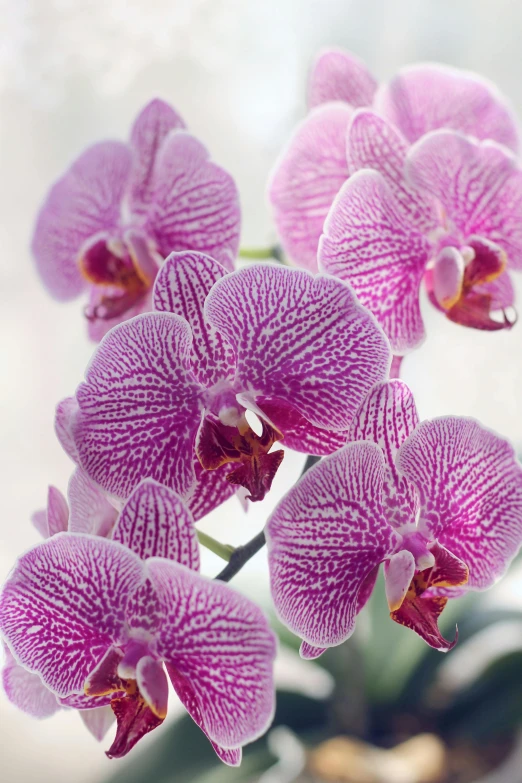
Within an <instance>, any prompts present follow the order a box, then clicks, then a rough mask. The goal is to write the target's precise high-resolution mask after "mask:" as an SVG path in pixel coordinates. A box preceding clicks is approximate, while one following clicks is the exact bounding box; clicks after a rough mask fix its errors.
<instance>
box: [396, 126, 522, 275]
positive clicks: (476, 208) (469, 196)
mask: <svg viewBox="0 0 522 783" xmlns="http://www.w3.org/2000/svg"><path fill="white" fill-rule="evenodd" d="M406 175H407V177H408V179H409V181H410V182H411V183H412V184H413V185H414V186H415V187H417V188H420V189H423V190H426V191H428V192H429V193H431V194H432V195H434V196H435V197H436V198H438V199H439V200H440V202H441V204H442V205H443V207H444V210H445V212H446V214H447V217H448V220H449V222H450V225H451V226H453V227H455V228H456V229H457V230H458V231H460V232H461V235H462V238H463V239H464V240H466V239H467V238H469V237H470V236H472V235H478V236H479V237H482V238H484V239H489V240H490V241H492V242H495V243H496V244H497V245H498V246H499V247H500V249H501V250H503V251H504V252H505V253H506V254H507V257H508V263H509V264H510V265H512V266H513V267H515V268H518V269H520V268H522V227H521V222H520V214H521V212H522V170H521V169H520V167H519V166H518V164H517V160H516V158H515V156H514V155H512V154H510V153H509V152H508V151H507V150H505V149H504V148H502V147H500V146H498V145H496V144H494V143H493V142H491V141H485V142H482V143H479V142H476V141H474V140H473V139H470V138H467V137H465V136H461V135H460V134H458V133H455V132H453V131H447V130H441V131H434V132H433V133H429V134H428V135H427V136H425V137H423V138H422V139H420V140H419V141H418V142H417V143H416V144H414V146H413V147H412V148H411V149H410V151H409V153H408V157H407V159H406Z"/></svg>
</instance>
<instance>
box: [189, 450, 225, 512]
mask: <svg viewBox="0 0 522 783" xmlns="http://www.w3.org/2000/svg"><path fill="white" fill-rule="evenodd" d="M230 470H231V468H230V463H226V464H225V465H222V466H221V467H220V468H217V470H204V468H202V467H201V463H200V461H199V460H198V458H197V457H195V459H194V471H195V473H196V481H195V483H194V484H193V485H192V487H191V489H190V490H189V492H188V493H187V494H186V495H185V496H184V501H185V503H186V506H187V508H188V509H189V511H190V513H191V514H192V516H193V518H194V521H195V522H197V521H198V520H199V519H203V517H205V516H206V515H207V514H210V512H211V511H213V510H214V509H215V508H217V506H220V505H221V504H222V503H224V502H225V500H228V498H230V497H232V495H235V494H236V492H237V490H238V486H237V484H231V483H230V481H227V478H226V477H227V475H228V473H230Z"/></svg>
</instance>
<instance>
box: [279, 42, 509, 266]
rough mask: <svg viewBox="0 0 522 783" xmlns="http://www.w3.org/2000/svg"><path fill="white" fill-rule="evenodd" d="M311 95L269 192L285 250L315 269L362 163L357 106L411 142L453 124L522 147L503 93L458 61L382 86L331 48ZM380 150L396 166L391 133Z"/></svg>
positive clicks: (315, 72)
mask: <svg viewBox="0 0 522 783" xmlns="http://www.w3.org/2000/svg"><path fill="white" fill-rule="evenodd" d="M308 95H309V106H310V108H311V111H310V113H309V114H308V116H307V117H306V119H305V120H304V121H303V122H302V123H301V124H300V125H299V127H298V128H297V129H296V130H295V132H294V134H293V136H292V138H291V139H290V141H289V143H288V145H287V146H286V148H285V149H284V151H283V152H282V154H281V156H280V158H279V160H278V162H277V163H276V166H275V168H274V171H273V174H272V177H271V181H270V185H269V188H268V193H269V199H270V202H271V205H272V208H273V213H274V219H275V223H276V226H277V230H278V233H279V236H280V238H281V242H282V245H283V248H284V250H285V252H286V254H287V255H288V257H289V258H290V259H291V260H292V261H293V262H294V263H295V264H296V265H298V266H302V267H304V268H306V269H310V270H311V271H317V249H318V244H319V239H320V236H321V232H322V230H323V224H324V221H325V219H326V217H327V215H328V211H329V209H330V207H331V205H332V203H333V201H334V199H335V197H336V195H337V193H338V192H339V189H340V188H341V186H342V185H343V184H344V182H345V181H346V180H347V179H348V177H349V176H350V174H351V173H353V172H354V170H356V169H354V167H353V160H352V159H351V155H350V146H351V144H350V140H349V127H350V123H351V122H352V119H353V117H354V114H355V111H356V109H359V108H366V109H372V110H373V111H374V112H375V113H376V114H377V115H378V116H379V117H380V118H382V119H383V120H384V121H386V122H387V123H388V124H389V125H390V126H392V127H393V128H395V130H396V131H397V132H398V133H399V134H400V135H401V137H402V138H404V143H405V144H406V146H407V145H409V144H413V143H414V142H416V141H417V140H418V139H420V138H421V137H422V136H423V135H424V134H426V133H427V132H429V131H432V130H437V129H440V128H449V129H452V130H455V131H459V132H461V133H464V134H469V135H471V136H474V137H475V138H477V139H492V140H494V141H497V142H499V143H500V144H504V145H506V146H507V147H509V148H510V149H512V150H514V151H517V149H518V143H519V134H518V128H517V123H516V121H515V119H514V115H513V112H512V111H511V109H510V107H509V106H508V104H507V102H506V100H505V99H504V97H503V96H502V95H500V93H499V92H498V90H497V89H496V87H495V86H494V85H493V84H491V83H490V82H488V81H487V80H485V79H482V78H481V77H480V76H477V75H476V74H472V73H468V72H466V71H461V70H459V69H456V68H450V67H448V66H444V65H437V64H425V63H420V64H416V65H412V66H408V67H407V68H403V69H401V70H400V71H399V72H398V74H397V75H396V76H395V77H394V78H393V79H391V81H390V82H389V83H387V84H382V85H381V86H380V87H379V88H378V87H377V82H376V80H375V79H374V77H373V76H372V74H371V73H370V72H369V71H368V69H367V68H366V67H365V65H364V63H362V62H361V61H360V60H359V59H358V58H357V57H354V55H352V54H350V53H348V52H344V51H342V50H339V49H332V50H325V51H323V52H321V53H320V55H319V56H318V58H317V60H316V61H315V64H314V66H313V68H312V71H311V75H310V82H309V89H308ZM382 153H383V158H384V160H385V161H386V158H387V157H389V156H391V158H392V160H391V161H390V165H391V166H393V165H394V163H393V158H394V154H395V153H394V151H393V149H389V148H387V145H386V140H384V141H383V148H382ZM360 167H361V166H358V167H357V168H360ZM370 167H371V165H370Z"/></svg>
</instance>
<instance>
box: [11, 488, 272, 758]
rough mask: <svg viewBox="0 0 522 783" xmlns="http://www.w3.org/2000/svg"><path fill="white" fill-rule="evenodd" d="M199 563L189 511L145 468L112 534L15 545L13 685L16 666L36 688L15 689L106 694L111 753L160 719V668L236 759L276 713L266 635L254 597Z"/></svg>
mask: <svg viewBox="0 0 522 783" xmlns="http://www.w3.org/2000/svg"><path fill="white" fill-rule="evenodd" d="M198 569H199V551H198V545H197V538H196V531H195V528H194V523H193V518H192V516H191V514H190V512H189V511H188V509H187V508H186V507H185V505H184V504H183V501H182V500H181V498H180V497H179V496H177V495H176V494H175V493H174V492H173V491H172V490H170V489H168V488H167V487H163V486H161V485H159V484H157V483H156V482H154V481H151V480H147V481H144V482H142V483H141V484H140V485H139V486H138V487H137V488H136V489H135V490H134V492H133V493H132V495H131V496H130V497H129V499H128V500H127V503H126V504H125V506H124V507H123V510H122V512H121V514H120V516H119V518H118V522H117V524H116V527H115V528H114V532H113V536H112V540H110V539H106V538H102V537H97V536H93V535H89V534H85V533H71V532H67V533H63V532H62V533H56V534H55V535H54V536H52V537H51V538H50V539H49V540H47V541H45V542H44V543H42V544H39V545H38V546H36V547H35V548H34V549H31V550H30V551H29V552H27V553H26V554H25V555H22V557H21V558H20V559H19V561H18V563H17V564H16V565H15V567H14V569H13V571H12V573H11V575H10V577H9V579H8V581H7V583H6V584H5V586H4V589H3V592H2V596H1V599H0V629H1V631H2V634H3V635H4V638H5V639H6V641H7V644H8V645H9V649H10V654H9V660H8V665H7V669H8V675H7V677H8V680H9V687H12V688H14V687H15V685H14V684H13V682H12V680H13V677H12V672H13V671H14V668H13V667H15V668H16V670H17V671H20V669H21V667H24V670H25V671H26V672H27V676H26V678H25V682H24V685H23V687H24V688H28V687H29V686H28V678H30V679H31V683H32V684H33V685H35V688H34V690H33V691H32V692H31V693H29V692H28V691H26V693H25V694H24V693H23V689H21V688H19V689H18V696H19V697H20V701H21V698H22V696H24V695H25V696H27V698H28V700H29V704H30V705H31V708H32V709H33V710H34V711H35V712H37V713H38V714H39V715H43V714H49V713H50V712H51V711H52V709H53V708H54V702H52V700H51V696H52V697H53V698H54V700H55V702H56V701H58V702H59V704H60V705H64V706H68V707H76V708H79V709H81V710H89V709H90V708H99V706H100V705H104V706H110V707H111V709H112V711H113V713H114V715H115V716H116V720H117V724H118V725H117V731H116V737H115V739H114V742H113V743H112V745H111V747H110V749H109V750H108V751H107V755H108V756H109V757H110V758H118V757H120V756H123V755H125V754H126V753H128V752H129V750H131V749H132V747H133V746H134V745H135V744H136V742H138V740H139V739H141V737H143V736H144V735H145V734H146V733H148V732H149V731H152V730H153V729H155V728H156V727H157V726H159V725H160V724H161V723H162V722H163V720H164V718H165V716H166V713H167V700H168V683H167V674H168V676H169V678H170V680H171V682H172V685H173V686H174V690H175V691H176V693H177V695H178V696H179V698H180V699H181V701H182V703H183V704H184V706H185V708H186V709H187V711H188V712H189V714H190V715H191V717H192V718H193V720H194V721H195V722H196V723H197V725H198V726H199V727H200V728H201V729H202V731H203V732H204V733H205V735H206V736H207V737H208V738H209V740H210V742H211V743H212V746H213V747H214V749H215V751H216V753H217V755H218V756H219V757H220V758H221V759H222V760H223V761H225V763H227V764H230V765H233V766H236V765H238V764H239V763H240V761H241V746H242V745H243V744H245V743H247V742H251V741H252V740H254V739H256V738H257V737H258V736H260V735H261V734H262V733H263V732H264V731H265V730H266V728H267V727H268V725H269V723H270V721H271V719H272V715H273V710H274V687H273V681H272V663H273V659H274V655H275V639H274V635H273V633H272V632H271V631H270V629H269V627H268V623H267V621H266V619H265V617H264V616H263V614H262V612H261V610H260V609H258V608H257V606H256V605H255V604H253V603H252V602H251V601H250V600H248V599H247V598H245V597H243V596H241V595H240V594H239V593H237V592H235V591H234V590H233V589H232V588H230V587H229V586H228V585H227V584H225V583H223V582H216V581H211V580H209V579H206V578H205V577H203V576H201V575H200V574H199V573H197V571H198ZM164 667H165V668H164ZM165 669H166V672H167V674H166V673H165ZM4 681H5V677H4ZM37 691H38V693H37ZM49 694H50V695H49ZM37 698H39V699H40V702H39V703H38V704H37ZM26 707H27V704H26Z"/></svg>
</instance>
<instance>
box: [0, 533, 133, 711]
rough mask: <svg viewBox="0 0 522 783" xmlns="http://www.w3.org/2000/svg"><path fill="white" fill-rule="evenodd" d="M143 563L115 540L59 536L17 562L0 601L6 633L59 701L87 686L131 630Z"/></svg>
mask: <svg viewBox="0 0 522 783" xmlns="http://www.w3.org/2000/svg"><path fill="white" fill-rule="evenodd" d="M143 569H144V566H143V564H142V563H141V561H140V560H139V558H138V557H137V556H136V555H135V554H133V553H132V552H130V551H129V550H128V549H125V548H124V547H122V546H120V545H119V544H117V543H116V542H114V541H108V540H106V539H104V538H98V537H93V536H85V535H81V534H74V533H58V534H57V535H55V536H53V537H52V538H50V539H49V540H47V541H44V543H42V544H39V545H38V546H36V547H35V548H34V549H31V550H30V551H29V552H27V553H26V554H25V555H22V557H21V558H20V559H19V560H18V562H17V564H16V565H15V567H14V569H13V571H12V572H11V575H10V577H9V579H8V580H7V582H6V584H5V585H4V589H3V592H2V596H1V599H0V630H1V632H2V634H3V635H4V636H5V638H6V640H7V642H8V643H9V645H10V648H11V650H12V651H13V653H14V655H15V657H16V659H17V661H18V662H20V663H21V664H22V665H23V666H25V667H26V668H27V669H28V670H29V671H31V672H33V673H37V674H38V675H39V676H40V677H41V679H42V680H43V682H44V683H45V684H46V685H47V686H48V687H49V688H51V689H52V690H53V691H54V692H55V694H56V695H57V696H67V695H69V694H73V693H82V692H83V685H84V682H85V680H86V678H87V676H88V675H89V673H90V672H91V671H92V669H93V668H94V667H95V666H96V664H97V663H98V661H99V660H100V659H101V658H102V656H103V655H104V653H105V652H106V650H107V649H108V648H109V647H110V645H111V643H112V642H116V641H119V640H120V639H121V637H122V634H123V633H124V629H125V610H126V605H127V598H128V596H129V594H131V593H132V592H133V591H134V590H135V589H136V588H137V586H138V585H139V584H140V582H141V580H142V578H143Z"/></svg>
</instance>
